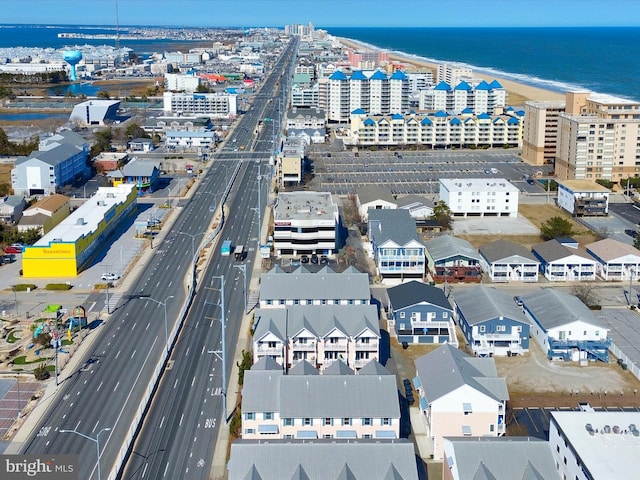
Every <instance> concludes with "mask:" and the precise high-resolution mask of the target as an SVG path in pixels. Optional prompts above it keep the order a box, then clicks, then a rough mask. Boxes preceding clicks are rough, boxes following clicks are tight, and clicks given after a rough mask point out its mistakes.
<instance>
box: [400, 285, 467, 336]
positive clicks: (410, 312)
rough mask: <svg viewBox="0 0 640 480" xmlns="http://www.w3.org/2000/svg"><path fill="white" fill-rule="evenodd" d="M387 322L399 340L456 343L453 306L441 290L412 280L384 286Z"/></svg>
mask: <svg viewBox="0 0 640 480" xmlns="http://www.w3.org/2000/svg"><path fill="white" fill-rule="evenodd" d="M387 295H388V296H389V308H388V311H387V325H388V328H389V332H390V333H391V335H394V336H395V337H397V339H398V341H399V342H400V343H403V344H404V343H407V344H409V343H452V344H454V345H456V346H457V345H458V339H457V338H456V327H455V324H454V323H453V309H452V308H451V304H450V303H449V300H448V299H447V296H446V295H445V294H444V292H443V291H442V289H440V288H437V287H434V286H431V285H426V284H424V283H421V282H416V281H415V280H413V281H411V282H407V283H403V284H401V285H396V286H395V287H391V288H389V289H387Z"/></svg>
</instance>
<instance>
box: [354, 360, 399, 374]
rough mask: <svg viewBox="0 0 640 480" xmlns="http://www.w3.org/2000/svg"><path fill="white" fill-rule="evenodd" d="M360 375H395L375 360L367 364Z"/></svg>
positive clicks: (359, 372)
mask: <svg viewBox="0 0 640 480" xmlns="http://www.w3.org/2000/svg"><path fill="white" fill-rule="evenodd" d="M358 375H393V374H392V373H391V372H390V371H389V370H387V369H386V367H384V366H383V365H382V364H381V363H380V362H376V361H375V360H371V361H370V362H368V363H366V364H365V366H364V367H362V368H361V369H360V371H358Z"/></svg>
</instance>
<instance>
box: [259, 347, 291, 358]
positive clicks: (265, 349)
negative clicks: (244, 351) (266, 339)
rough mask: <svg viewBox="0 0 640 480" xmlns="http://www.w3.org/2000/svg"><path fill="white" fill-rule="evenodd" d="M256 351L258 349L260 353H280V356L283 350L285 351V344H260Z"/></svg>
mask: <svg viewBox="0 0 640 480" xmlns="http://www.w3.org/2000/svg"><path fill="white" fill-rule="evenodd" d="M256 351H257V353H258V355H278V356H282V355H283V352H284V346H283V345H281V346H279V347H265V346H258V348H257V349H256Z"/></svg>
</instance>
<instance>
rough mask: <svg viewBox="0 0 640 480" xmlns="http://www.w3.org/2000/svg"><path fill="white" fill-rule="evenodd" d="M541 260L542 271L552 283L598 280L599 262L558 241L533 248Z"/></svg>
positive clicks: (550, 241) (535, 254)
mask: <svg viewBox="0 0 640 480" xmlns="http://www.w3.org/2000/svg"><path fill="white" fill-rule="evenodd" d="M532 251H533V254H534V256H535V257H536V258H537V259H538V260H540V271H541V272H542V274H543V275H544V276H545V277H546V278H547V280H549V281H551V282H566V281H573V282H583V281H591V280H595V279H596V271H597V265H598V262H597V261H596V260H595V259H594V258H592V257H591V256H589V255H588V254H587V253H586V252H584V251H582V250H580V249H578V248H573V247H569V246H566V245H564V244H562V243H560V242H559V241H558V240H557V239H554V240H549V241H546V242H544V243H540V244H538V245H534V246H533V248H532Z"/></svg>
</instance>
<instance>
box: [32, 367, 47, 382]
mask: <svg viewBox="0 0 640 480" xmlns="http://www.w3.org/2000/svg"><path fill="white" fill-rule="evenodd" d="M33 376H34V377H35V378H36V380H46V379H47V378H49V377H50V376H51V374H50V373H49V370H47V367H46V366H44V365H40V366H38V367H36V368H35V370H34V371H33Z"/></svg>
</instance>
